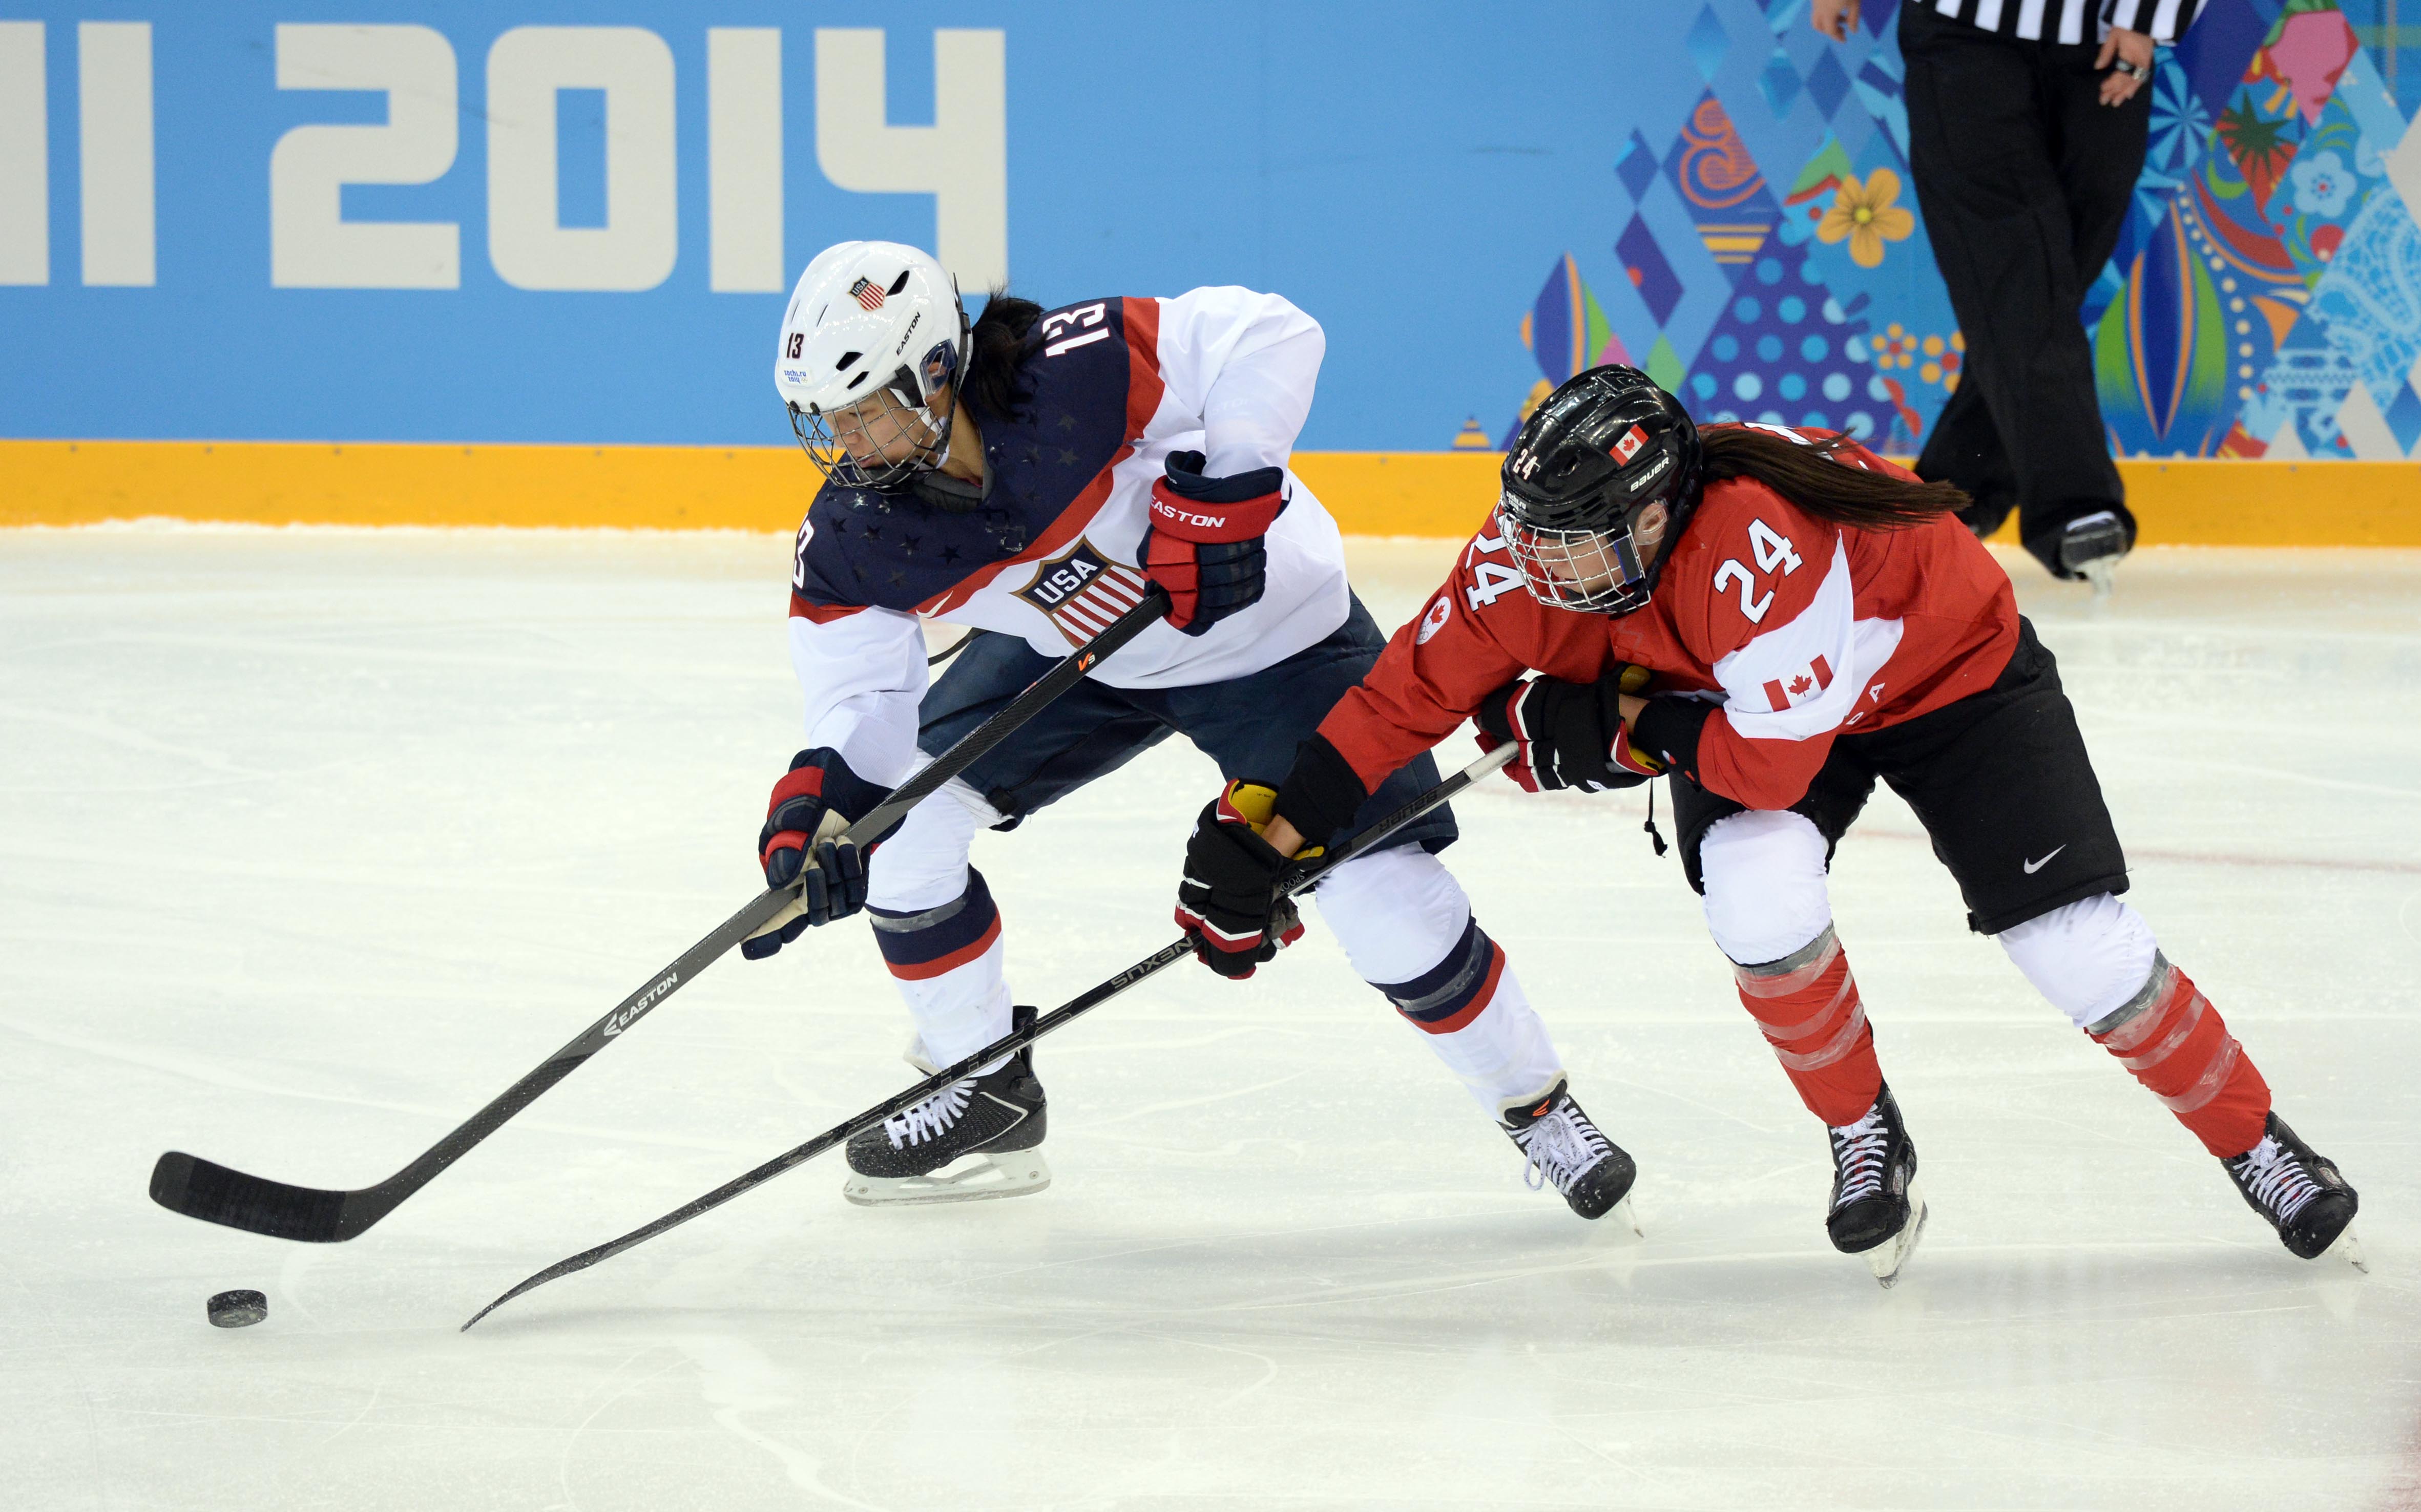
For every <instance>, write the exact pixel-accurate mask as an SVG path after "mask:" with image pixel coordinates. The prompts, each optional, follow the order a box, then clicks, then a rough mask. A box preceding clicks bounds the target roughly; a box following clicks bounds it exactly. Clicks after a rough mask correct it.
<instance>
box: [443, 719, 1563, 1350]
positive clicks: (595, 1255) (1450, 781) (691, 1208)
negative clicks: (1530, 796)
mask: <svg viewBox="0 0 2421 1512" xmlns="http://www.w3.org/2000/svg"><path fill="white" fill-rule="evenodd" d="M1518 749H1519V747H1518V746H1516V745H1514V744H1512V743H1510V742H1507V744H1504V745H1500V746H1498V747H1497V748H1496V749H1495V750H1493V751H1491V752H1489V753H1488V754H1487V755H1486V756H1481V757H1480V758H1479V759H1478V760H1476V761H1475V762H1473V763H1472V764H1471V765H1469V766H1467V767H1465V768H1463V769H1462V770H1461V771H1460V772H1456V773H1455V774H1454V775H1453V776H1451V777H1448V778H1447V779H1445V781H1444V782H1442V783H1439V784H1438V785H1437V786H1436V787H1432V788H1430V789H1429V791H1428V792H1425V793H1423V794H1421V795H1420V796H1419V797H1418V798H1415V799H1414V800H1413V801H1412V802H1411V803H1406V804H1405V805H1404V806H1403V807H1401V808H1399V809H1398V810H1396V811H1395V812H1394V813H1392V814H1390V815H1388V816H1387V817H1386V818H1382V819H1381V820H1380V821H1379V822H1378V823H1376V824H1373V825H1371V826H1370V827H1369V828H1368V829H1367V830H1364V831H1363V832H1362V833H1361V834H1357V835H1355V836H1353V837H1352V838H1351V839H1350V840H1348V841H1346V842H1345V843H1344V844H1343V845H1340V846H1338V847H1337V848H1336V849H1335V850H1333V851H1330V852H1329V853H1328V854H1326V855H1324V856H1320V857H1317V858H1315V859H1314V860H1312V861H1311V862H1310V863H1308V864H1307V865H1301V866H1296V867H1291V868H1289V870H1288V871H1287V872H1285V873H1284V874H1282V875H1281V876H1280V877H1279V879H1278V896H1281V897H1283V896H1289V895H1291V894H1294V893H1298V892H1301V891H1302V890H1303V889H1304V888H1306V887H1309V886H1310V885H1311V884H1312V883H1314V882H1316V881H1320V876H1321V874H1322V873H1324V872H1326V871H1327V870H1328V869H1329V868H1330V867H1332V866H1335V865H1339V864H1341V863H1343V862H1345V861H1348V860H1351V858H1352V857H1354V856H1357V855H1359V854H1361V853H1362V852H1363V851H1365V850H1369V849H1370V848H1371V847H1372V846H1375V845H1377V844H1378V843H1379V842H1380V841H1382V840H1383V839H1385V838H1386V837H1387V836H1388V835H1390V834H1395V833H1396V831H1398V830H1399V829H1401V828H1403V827H1404V826H1405V825H1407V824H1410V823H1411V822H1412V821H1413V820H1414V819H1416V818H1420V817H1421V816H1422V815H1424V814H1426V813H1428V812H1429V810H1430V809H1433V808H1435V807H1437V806H1438V805H1439V804H1440V803H1445V802H1446V801H1447V800H1448V799H1450V798H1452V797H1454V795H1455V794H1457V793H1459V792H1461V791H1462V790H1463V789H1464V788H1466V787H1470V786H1471V785H1472V784H1473V783H1476V782H1477V781H1479V779H1481V778H1482V777H1485V776H1487V775H1488V774H1489V773H1490V772H1494V771H1496V770H1497V769H1498V768H1499V767H1502V766H1504V765H1505V764H1506V763H1507V762H1508V761H1510V760H1512V759H1513V756H1514V753H1515V752H1516V751H1517V750H1518ZM1193 948H1194V947H1193V946H1192V945H1190V944H1188V943H1186V942H1185V941H1183V940H1179V941H1176V942H1174V943H1170V944H1165V945H1163V946H1162V947H1161V948H1160V949H1158V950H1157V951H1154V952H1153V953H1152V954H1150V955H1148V956H1146V957H1145V958H1144V959H1141V960H1139V961H1136V962H1135V963H1134V964H1133V965H1132V966H1130V967H1128V968H1127V969H1126V970H1125V971H1122V972H1120V973H1118V974H1117V975H1116V976H1113V977H1111V978H1110V979H1109V980H1108V981H1106V982H1103V983H1101V985H1100V986H1099V987H1096V988H1093V989H1092V990H1089V991H1087V992H1085V993H1083V994H1081V995H1079V996H1077V997H1075V998H1072V999H1070V1001H1068V1002H1067V1003H1064V1004H1062V1005H1059V1006H1058V1007H1056V1008H1054V1009H1052V1010H1051V1011H1050V1012H1049V1013H1046V1014H1044V1015H1042V1016H1041V1017H1040V1018H1039V1019H1037V1020H1035V1021H1033V1022H1032V1023H1030V1024H1027V1025H1026V1026H1025V1027H1024V1028H1023V1029H1020V1030H1013V1031H1011V1032H1010V1033H1008V1034H1007V1035H1003V1036H1002V1037H1000V1038H998V1039H995V1040H993V1041H992V1043H991V1044H989V1045H986V1046H985V1047H984V1048H983V1049H981V1050H979V1051H976V1052H975V1053H974V1054H972V1055H969V1056H968V1057H966V1059H964V1060H961V1061H960V1062H958V1063H956V1064H955V1065H951V1066H945V1067H944V1068H941V1069H940V1070H938V1071H936V1072H934V1073H933V1074H932V1075H930V1076H929V1077H927V1078H926V1079H925V1080H923V1081H922V1082H919V1083H916V1084H915V1085H914V1086H912V1087H910V1088H909V1089H908V1090H906V1091H905V1092H901V1093H898V1094H897V1095H896V1096H893V1097H890V1098H886V1099H883V1100H882V1101H881V1102H878V1103H876V1104H875V1105H874V1106H873V1107H871V1108H868V1109H867V1110H866V1111H865V1112H864V1113H861V1114H859V1115H857V1116H856V1117H854V1118H851V1119H850V1120H849V1121H848V1122H847V1123H844V1124H836V1125H835V1126H834V1127H832V1128H830V1129H827V1130H824V1131H823V1132H822V1133H820V1134H818V1135H817V1136H816V1137H815V1138H813V1139H811V1140H809V1141H807V1142H806V1143H805V1144H804V1145H801V1146H797V1147H796V1148H794V1149H789V1150H785V1151H784V1152H782V1153H781V1154H779V1155H776V1156H774V1157H773V1159H772V1160H770V1161H766V1162H765V1163H764V1164H762V1165H760V1166H758V1167H757V1169H755V1170H753V1171H751V1172H749V1173H748V1174H747V1175H745V1176H742V1177H734V1178H733V1179H731V1180H729V1181H726V1182H725V1183H724V1184H723V1185H721V1186H719V1187H717V1188H715V1189H714V1190H713V1191H712V1192H708V1193H707V1194H706V1195H705V1196H703V1197H700V1198H698V1199H697V1200H696V1201H695V1202H692V1203H689V1204H686V1205H685V1206H683V1207H680V1208H675V1209H674V1210H672V1211H671V1212H668V1213H666V1214H664V1216H663V1217H662V1218H659V1219H657V1220H656V1221H655V1222H654V1223H652V1224H648V1225H647V1226H646V1227H644V1228H634V1229H633V1230H632V1231H631V1232H629V1233H628V1234H625V1235H623V1236H622V1237H621V1238H620V1239H614V1240H612V1241H610V1242H608V1243H604V1244H600V1245H598V1246H597V1247H596V1248H595V1249H593V1250H583V1251H582V1252H581V1253H579V1254H578V1255H573V1256H572V1257H571V1258H570V1259H568V1260H558V1261H556V1262H555V1263H554V1264H553V1265H551V1266H548V1267H547V1268H546V1269H545V1270H541V1271H539V1273H538V1274H536V1275H534V1276H532V1277H530V1278H529V1279H528V1280H527V1281H524V1282H523V1283H522V1284H521V1285H520V1286H515V1287H514V1288H513V1289H512V1290H510V1291H508V1292H507V1293H505V1294H504V1295H503V1296H501V1297H499V1298H497V1299H496V1300H495V1301H494V1302H490V1303H489V1304H488V1305H487V1306H485V1307H482V1308H480V1309H479V1310H478V1311H477V1312H476V1313H474V1314H472V1315H471V1321H470V1322H469V1323H465V1324H463V1325H462V1332H464V1333H468V1332H470V1329H471V1325H472V1324H473V1323H476V1322H477V1321H479V1319H481V1318H483V1317H487V1316H488V1315H489V1314H490V1313H492V1312H494V1311H495V1310H496V1309H497V1308H499V1307H502V1306H503V1305H505V1303H507V1302H511V1301H512V1300H513V1299H514V1298H516V1297H518V1296H520V1295H521V1294H522V1293H523V1292H525V1291H531V1290H535V1289H536V1288H538V1287H539V1286H545V1285H546V1284H547V1283H548V1282H550V1281H559V1280H561V1279H562V1278H563V1277H565V1276H568V1275H570V1274H571V1273H572V1272H573V1271H575V1270H587V1269H588V1268H589V1267H590V1266H592V1265H595V1264H597V1263H598V1262H600V1261H601V1260H610V1259H612V1258H614V1256H616V1255H619V1254H621V1253H622V1252H623V1251H624V1250H628V1249H632V1248H634V1247H636V1246H638V1245H641V1244H645V1243H646V1242H647V1241H648V1240H649V1239H654V1238H655V1237H656V1236H657V1235H659V1234H662V1233H664V1232H665V1231H666V1230H668V1229H675V1228H679V1226H680V1225H681V1224H686V1223H688V1222H689V1221H690V1220H691V1219H693V1218H695V1217H697V1216H699V1215H700V1214H702V1213H707V1212H711V1211H712V1210H714V1209H715V1208H720V1207H722V1206H723V1205H724V1204H725V1203H726V1202H729V1201H730V1200H731V1199H732V1198H734V1197H737V1196H739V1195H740V1194H741V1193H742V1192H747V1191H750V1190H751V1189H753V1188H756V1187H760V1186H763V1185H764V1184H765V1183H766V1182H768V1181H771V1180H773V1178H774V1177H777V1176H780V1175H782V1174H783V1173H784V1172H786V1171H789V1170H790V1169H791V1168H792V1167H794V1166H799V1165H804V1164H805V1163H806V1162H807V1161H812V1160H814V1159H815V1158H816V1157H817V1156H819V1155H821V1154H822V1153H823V1152H824V1151H826V1150H828V1149H830V1148H832V1147H833V1146H835V1145H838V1144H840V1143H842V1142H843V1141H845V1140H848V1139H851V1138H852V1137H854V1136H855V1135H857V1134H859V1133H861V1132H863V1131H864V1130H868V1129H871V1128H873V1127H874V1126H875V1125H877V1124H879V1123H881V1122H882V1120H884V1119H885V1118H889V1117H892V1116H894V1115H898V1114H899V1113H901V1112H903V1111H905V1110H906V1109H909V1108H912V1107H914V1106H915V1105H916V1104H917V1103H919V1102H922V1101H924V1100H925V1099H927V1098H929V1097H931V1096H932V1095H933V1094H934V1093H936V1092H939V1091H940V1090H942V1089H943V1088H944V1087H945V1086H948V1085H949V1084H950V1083H953V1082H955V1081H957V1080H959V1078H961V1077H962V1076H965V1075H967V1074H968V1073H970V1072H972V1071H973V1070H974V1069H975V1068H976V1067H978V1066H982V1065H984V1064H986V1063H987V1062H991V1061H996V1060H999V1059H1001V1058H1002V1057H1004V1056H1008V1055H1014V1054H1016V1053H1017V1052H1019V1051H1021V1050H1023V1049H1024V1048H1025V1047H1026V1046H1028V1045H1030V1044H1032V1043H1034V1042H1035V1041H1036V1040H1038V1039H1039V1038H1041V1037H1043V1036H1044V1035H1047V1034H1049V1033H1051V1032H1052V1031H1053V1030H1054V1029H1062V1028H1065V1027H1067V1026H1068V1025H1069V1024H1070V1023H1072V1022H1074V1021H1076V1020H1078V1019H1080V1018H1082V1017H1084V1016H1085V1015H1086V1014H1087V1013H1090V1012H1091V1011H1092V1010H1093V1009H1095V1008H1097V1007H1100V1006H1101V1005H1102V1004H1104V1003H1107V1002H1108V1001H1109V1000H1110V999H1112V998H1114V997H1116V996H1117V995H1118V994H1119V993H1121V992H1123V991H1125V990H1127V989H1128V988H1131V987H1132V986H1134V985H1135V984H1136V983H1137V982H1140V981H1142V980H1143V979H1144V978H1146V977H1148V976H1151V975H1153V974H1156V973H1158V972H1160V971H1162V970H1163V969H1164V968H1166V967H1169V966H1173V965H1175V964H1176V963H1177V962H1179V961H1180V960H1183V959H1185V958H1186V957H1187V956H1188V955H1190V954H1192V952H1193Z"/></svg>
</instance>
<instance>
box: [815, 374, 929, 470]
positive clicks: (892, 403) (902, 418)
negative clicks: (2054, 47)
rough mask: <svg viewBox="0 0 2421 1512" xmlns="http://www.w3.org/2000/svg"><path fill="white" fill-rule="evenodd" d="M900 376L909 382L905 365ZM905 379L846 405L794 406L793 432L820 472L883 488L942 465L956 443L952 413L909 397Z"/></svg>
mask: <svg viewBox="0 0 2421 1512" xmlns="http://www.w3.org/2000/svg"><path fill="white" fill-rule="evenodd" d="M900 380H901V382H908V376H907V373H906V370H905V369H902V370H901V374H900ZM901 396H902V390H901V388H900V386H899V384H897V383H894V384H886V385H884V386H883V387H882V388H879V389H876V390H875V391H874V392H873V393H872V394H870V395H868V396H867V397H865V398H863V399H860V400H858V401H857V402H856V403H855V404H851V405H849V406H848V407H846V408H844V409H838V410H833V411H829V412H825V411H816V410H803V409H801V408H799V406H797V405H796V404H793V405H790V406H789V412H790V431H791V433H792V434H793V435H795V436H797V437H798V438H799V448H800V449H801V450H802V451H804V452H805V453H806V454H807V460H809V461H811V462H813V463H815V464H816V471H818V472H820V473H821V474H822V475H824V476H825V478H826V479H828V480H829V481H831V482H833V483H836V484H838V485H839V486H841V487H842V488H845V489H871V490H874V491H878V492H880V491H886V490H892V489H898V488H904V487H906V486H907V484H908V482H909V480H910V479H912V478H914V476H915V475H917V474H919V473H923V472H927V471H929V470H930V469H931V468H933V467H936V466H938V465H940V463H941V460H942V456H943V454H944V453H945V452H946V451H947V450H948V449H949V445H950V417H949V416H946V415H945V416H944V417H942V418H941V419H940V420H938V421H936V420H935V418H934V416H933V413H932V412H931V411H930V410H928V409H925V408H924V407H922V406H921V405H917V404H912V403H909V402H907V401H906V400H905V399H904V398H903V397H901Z"/></svg>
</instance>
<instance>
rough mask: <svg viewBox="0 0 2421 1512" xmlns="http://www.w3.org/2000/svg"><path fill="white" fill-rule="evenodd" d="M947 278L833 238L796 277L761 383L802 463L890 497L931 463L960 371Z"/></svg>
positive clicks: (889, 247)
mask: <svg viewBox="0 0 2421 1512" xmlns="http://www.w3.org/2000/svg"><path fill="white" fill-rule="evenodd" d="M969 342H970V337H969V327H968V324H967V316H966V311H965V309H964V308H963V307H962V306H961V304H959V286H958V281H957V280H956V279H953V278H952V277H951V276H950V275H949V274H948V273H945V272H943V270H942V265H941V264H940V263H938V262H936V261H934V260H933V258H932V257H929V255H927V254H925V253H923V252H919V251H918V250H916V249H915V248H914V247H911V246H902V245H901V244H899V243H898V242H841V243H839V244H838V245H836V246H830V247H826V248H825V249H824V250H823V251H821V252H820V253H818V254H817V255H816V257H815V260H814V261H812V262H810V263H808V264H807V269H806V272H804V273H801V274H799V283H798V287H797V288H794V289H792V290H791V291H790V304H789V309H787V310H785V311H784V312H783V315H782V334H781V338H780V342H779V344H778V345H777V346H776V347H775V349H774V356H773V387H774V388H775V389H776V390H778V391H779V392H780V394H781V396H782V401H783V404H784V405H785V407H787V408H788V410H789V415H790V429H791V430H792V431H794V432H796V433H797V435H798V438H799V444H800V445H801V446H803V447H804V448H805V450H806V453H807V457H808V460H811V461H813V462H814V463H815V464H816V467H817V469H818V470H819V471H820V472H821V473H822V474H823V475H824V476H825V477H827V478H829V479H831V480H832V481H834V482H836V483H838V484H840V485H842V486H843V487H845V488H861V489H897V488H900V487H902V486H904V485H905V484H906V483H907V482H908V481H909V480H910V479H911V478H914V476H915V475H917V474H918V473H921V472H924V471H926V470H928V469H929V468H931V467H933V466H935V465H937V464H938V463H939V462H940V461H941V459H942V455H943V453H944V452H945V451H946V450H947V449H948V447H949V444H950V415H951V411H950V410H946V409H945V410H943V411H942V412H941V413H935V410H934V407H933V404H932V400H933V397H934V396H935V395H936V394H937V393H939V392H940V391H941V390H942V389H943V388H945V387H950V386H953V385H955V384H956V383H957V382H958V379H959V376H960V375H961V373H963V372H964V371H965V370H966V366H967V357H968V355H969Z"/></svg>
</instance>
